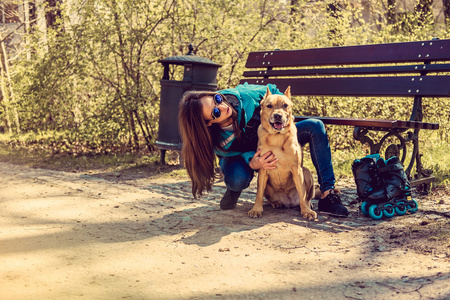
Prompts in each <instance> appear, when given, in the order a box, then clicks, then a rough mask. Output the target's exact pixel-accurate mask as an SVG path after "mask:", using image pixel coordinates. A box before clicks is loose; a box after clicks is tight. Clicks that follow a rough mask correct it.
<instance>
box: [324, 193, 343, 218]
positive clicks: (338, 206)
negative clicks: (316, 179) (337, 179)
mask: <svg viewBox="0 0 450 300" xmlns="http://www.w3.org/2000/svg"><path fill="white" fill-rule="evenodd" d="M319 211H321V212H324V213H326V214H330V215H332V216H336V217H346V216H348V210H347V208H346V207H345V206H344V205H342V201H341V198H340V197H339V195H338V194H335V193H334V190H331V191H330V193H329V194H328V195H327V196H326V197H325V198H323V199H320V200H319Z"/></svg>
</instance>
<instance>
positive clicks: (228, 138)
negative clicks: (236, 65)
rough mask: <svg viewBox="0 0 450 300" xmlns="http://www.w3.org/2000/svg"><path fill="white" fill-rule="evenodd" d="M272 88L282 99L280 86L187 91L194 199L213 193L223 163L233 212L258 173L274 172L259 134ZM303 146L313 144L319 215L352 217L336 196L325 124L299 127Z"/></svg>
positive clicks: (183, 114)
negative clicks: (265, 100) (265, 101)
mask: <svg viewBox="0 0 450 300" xmlns="http://www.w3.org/2000/svg"><path fill="white" fill-rule="evenodd" d="M267 87H269V89H270V91H271V92H272V93H273V94H282V93H281V92H280V91H279V90H278V89H277V87H276V86H275V85H272V84H269V85H267V86H261V85H249V84H247V83H245V84H243V85H238V86H237V87H236V88H232V89H226V90H221V91H218V92H210V91H189V92H186V93H185V94H184V96H183V98H182V99H181V102H180V112H179V125H180V131H181V135H182V141H183V148H182V156H183V159H184V162H185V167H186V169H187V172H188V174H189V177H190V178H191V181H192V194H193V195H194V197H197V196H200V195H202V193H203V192H204V191H209V190H211V187H212V184H213V183H214V180H215V179H217V174H216V172H215V169H216V166H217V159H216V157H217V158H218V164H219V166H220V169H221V171H222V173H223V175H224V181H225V185H226V187H227V190H226V192H225V195H224V196H223V198H222V200H221V201H220V208H221V209H233V208H235V207H236V203H237V201H238V198H239V196H240V194H241V191H242V190H243V189H245V188H247V187H248V186H249V185H250V182H251V181H252V179H253V176H254V172H255V171H257V170H259V169H261V168H263V169H274V168H276V165H277V158H276V157H275V156H274V155H273V154H272V153H270V152H268V153H265V154H263V155H261V152H260V151H257V143H258V135H257V129H258V126H259V125H260V123H261V122H260V107H259V102H260V100H261V99H262V98H263V97H264V95H265V93H266V90H267ZM296 126H297V137H298V141H299V143H300V145H302V146H304V145H305V144H306V143H309V145H310V151H311V158H312V162H313V164H314V167H315V168H316V172H317V177H318V181H319V184H320V190H321V199H320V200H319V205H318V208H319V211H322V212H324V213H329V214H332V215H335V216H344V217H345V216H347V215H348V210H347V208H345V207H344V206H343V205H342V202H341V199H340V198H339V195H337V194H335V193H334V188H335V187H334V184H335V181H336V180H335V176H334V171H333V166H332V163H331V151H330V145H329V143H328V136H327V133H326V130H325V126H324V124H323V123H322V121H320V120H317V119H308V120H304V121H301V122H298V123H296Z"/></svg>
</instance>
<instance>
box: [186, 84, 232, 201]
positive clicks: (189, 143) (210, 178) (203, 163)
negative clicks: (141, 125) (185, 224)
mask: <svg viewBox="0 0 450 300" xmlns="http://www.w3.org/2000/svg"><path fill="white" fill-rule="evenodd" d="M214 94H216V93H215V92H210V91H188V92H186V93H185V94H184V95H183V98H182V99H181V101H180V110H179V117H178V120H179V126H180V132H181V138H182V141H183V147H182V149H181V155H182V158H183V161H184V164H185V168H186V170H187V172H188V175H189V177H190V178H191V181H192V194H193V195H194V197H195V198H196V197H197V196H200V195H202V193H203V192H204V191H205V190H207V191H210V190H211V187H212V184H213V183H214V180H215V179H216V178H218V174H217V173H216V172H215V169H216V166H217V161H216V156H215V154H214V147H218V145H217V138H218V135H219V133H218V131H219V130H220V128H219V126H218V125H217V124H212V125H211V126H207V125H206V122H205V120H204V118H203V113H202V112H203V110H202V103H201V101H200V99H201V98H202V97H204V96H214ZM225 102H226V103H228V102H227V100H226V99H225ZM228 105H229V103H228ZM230 107H232V106H231V105H230ZM232 118H233V126H234V130H235V131H236V130H237V131H238V133H239V132H240V130H239V128H238V126H237V121H236V120H237V113H236V110H235V109H233V114H232Z"/></svg>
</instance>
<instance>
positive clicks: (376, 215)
mask: <svg viewBox="0 0 450 300" xmlns="http://www.w3.org/2000/svg"><path fill="white" fill-rule="evenodd" d="M369 216H370V217H371V218H372V219H374V220H381V218H382V217H383V211H382V210H380V209H378V205H376V204H374V205H371V206H370V207H369Z"/></svg>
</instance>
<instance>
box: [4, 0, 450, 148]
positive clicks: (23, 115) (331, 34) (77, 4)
mask: <svg viewBox="0 0 450 300" xmlns="http://www.w3.org/2000/svg"><path fill="white" fill-rule="evenodd" d="M375 2H376V3H375ZM389 2H392V1H389ZM70 3H71V5H69V4H65V5H61V6H60V7H59V9H60V10H61V18H60V19H58V20H57V22H56V23H55V24H54V26H52V27H49V28H47V31H46V32H42V31H39V30H38V29H37V28H35V29H34V30H32V31H30V32H28V33H27V34H26V37H25V38H26V41H27V43H26V44H24V47H25V48H24V51H23V52H22V53H19V54H18V55H16V57H15V60H12V62H11V64H12V65H11V68H12V74H13V80H12V81H13V89H14V91H15V94H16V100H15V101H14V102H11V103H9V104H8V105H10V106H14V108H15V109H17V110H18V113H19V118H20V122H19V124H20V126H21V128H20V129H21V131H22V134H21V135H25V136H27V140H28V141H29V142H30V143H31V142H33V143H38V144H45V145H46V146H45V147H47V148H48V149H52V151H54V152H55V151H56V152H66V153H74V154H85V153H93V154H95V153H118V152H129V151H132V152H138V151H143V150H146V151H153V150H155V149H156V148H155V141H156V138H157V133H158V118H159V93H160V87H159V86H160V85H159V80H160V79H161V78H162V66H161V64H160V63H158V60H160V59H163V58H166V57H169V56H174V55H180V54H185V53H186V52H187V46H188V45H189V44H190V43H192V44H193V45H194V50H195V53H196V54H197V55H198V56H201V57H205V58H209V59H211V60H213V61H215V62H217V63H218V64H221V65H222V67H221V68H220V69H219V71H218V76H217V78H218V88H219V89H221V88H227V87H230V86H235V85H237V84H238V82H239V80H240V79H241V74H242V72H243V70H244V63H245V60H246V58H247V54H248V53H249V52H250V51H258V50H267V49H276V48H279V49H302V48H313V47H327V46H335V45H358V44H370V43H384V42H401V41H413V40H426V39H431V38H432V37H435V36H437V37H440V38H449V37H450V34H449V32H448V31H447V30H446V29H445V26H444V25H443V24H442V23H438V22H435V20H434V18H433V16H432V14H431V13H430V12H429V11H427V10H425V9H421V8H420V7H419V8H416V9H415V10H412V11H406V10H401V9H400V8H397V9H396V10H395V11H396V13H395V14H394V17H392V15H389V14H388V12H389V9H388V1H387V0H384V1H372V2H368V1H363V2H358V1H348V0H343V1H340V2H339V3H340V4H339V5H337V4H336V2H335V1H331V0H326V1H306V0H296V1H290V3H292V4H294V5H293V6H290V5H287V4H285V3H287V2H283V1H268V0H256V1H249V0H223V1H212V0H199V1H186V0H142V1H133V0H113V1H110V0H108V1H107V0H84V1H71V2H70ZM49 9H51V8H49ZM172 71H173V73H171V76H172V79H179V75H180V74H179V73H180V72H182V70H179V69H174V70H172ZM177 76H178V77H177ZM411 105H412V103H411V101H410V99H398V98H396V99H392V101H381V100H379V99H365V100H364V101H354V99H350V98H349V99H340V100H339V101H335V100H334V99H332V98H324V97H299V98H297V99H296V107H297V108H298V111H297V112H298V113H299V114H307V115H310V114H313V115H314V114H316V115H317V114H318V115H330V116H346V117H365V116H366V115H370V116H371V117H373V118H383V119H384V118H401V119H407V118H409V115H408V112H409V111H411V108H410V107H411ZM424 106H425V111H426V116H425V118H426V120H430V121H431V120H432V121H434V122H439V123H440V126H441V129H440V130H439V131H436V132H424V133H423V134H422V138H425V139H424V141H425V142H426V143H429V142H431V143H436V142H438V141H439V142H440V141H443V142H445V143H448V141H449V140H450V136H449V132H450V125H449V121H448V119H449V118H448V117H449V115H450V111H449V108H448V100H439V101H434V100H433V99H427V100H426V101H425V102H424ZM4 107H5V104H4V103H2V109H0V118H3V119H4V118H5V110H4V109H3V108H4ZM174 109H175V108H174ZM363 112H364V115H362V114H363ZM329 135H330V140H331V142H332V147H333V149H335V150H338V149H356V148H357V147H360V145H359V144H355V141H354V140H353V139H352V130H351V129H350V128H342V127H341V126H339V127H337V126H336V127H330V128H329ZM33 138H35V140H33V141H32V139H33ZM14 139H15V140H20V135H19V137H14ZM45 147H44V148H45ZM143 148H144V149H143Z"/></svg>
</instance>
